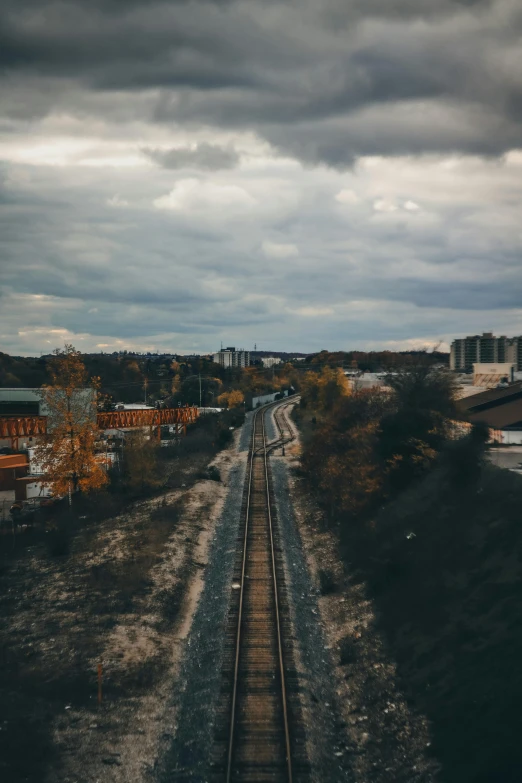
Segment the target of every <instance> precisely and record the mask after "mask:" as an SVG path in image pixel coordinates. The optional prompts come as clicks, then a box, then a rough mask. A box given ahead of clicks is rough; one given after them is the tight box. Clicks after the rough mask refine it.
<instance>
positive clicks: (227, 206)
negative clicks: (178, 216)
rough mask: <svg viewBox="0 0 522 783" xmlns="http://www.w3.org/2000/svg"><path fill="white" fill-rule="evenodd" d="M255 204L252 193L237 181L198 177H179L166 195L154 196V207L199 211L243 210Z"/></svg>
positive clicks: (176, 210) (177, 210) (187, 211)
mask: <svg viewBox="0 0 522 783" xmlns="http://www.w3.org/2000/svg"><path fill="white" fill-rule="evenodd" d="M255 205H256V200H255V199H254V198H253V196H251V194H250V193H249V192H248V191H247V190H245V189H244V188H242V187H239V186H238V185H222V184H219V183H216V182H210V181H202V180H198V179H192V178H191V179H181V180H179V181H178V182H176V184H175V186H174V187H173V189H172V190H171V191H170V193H168V194H167V195H166V196H160V197H159V198H157V199H155V200H154V206H155V207H156V209H167V210H172V211H174V212H183V213H196V212H197V213H200V212H207V210H210V211H211V212H212V211H217V212H230V213H234V212H242V211H245V210H249V209H251V208H252V207H254V206H255Z"/></svg>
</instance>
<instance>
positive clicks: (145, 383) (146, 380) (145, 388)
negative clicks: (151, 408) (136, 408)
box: [143, 378, 148, 405]
mask: <svg viewBox="0 0 522 783" xmlns="http://www.w3.org/2000/svg"><path fill="white" fill-rule="evenodd" d="M147 383H148V379H147V378H145V381H144V383H143V388H144V390H145V398H144V399H145V405H146V404H147Z"/></svg>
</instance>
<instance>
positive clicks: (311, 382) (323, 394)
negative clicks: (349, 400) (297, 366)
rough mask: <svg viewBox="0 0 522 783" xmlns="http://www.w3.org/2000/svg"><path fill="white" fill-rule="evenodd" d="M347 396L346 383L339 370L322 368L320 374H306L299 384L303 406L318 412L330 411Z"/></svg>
mask: <svg viewBox="0 0 522 783" xmlns="http://www.w3.org/2000/svg"><path fill="white" fill-rule="evenodd" d="M349 394H350V387H349V384H348V381H347V380H346V376H345V374H344V372H343V371H342V370H341V369H339V368H337V369H332V368H331V367H323V369H322V370H321V372H320V373H316V372H307V373H305V376H304V378H303V380H302V383H301V396H302V399H303V402H304V405H305V406H307V407H308V406H309V407H310V408H314V409H315V410H316V411H318V412H319V411H326V410H331V409H332V408H333V407H334V405H336V403H337V402H338V401H339V400H340V399H341V398H342V397H347V396H348V395H349Z"/></svg>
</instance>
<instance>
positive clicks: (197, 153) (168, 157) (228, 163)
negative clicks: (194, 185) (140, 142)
mask: <svg viewBox="0 0 522 783" xmlns="http://www.w3.org/2000/svg"><path fill="white" fill-rule="evenodd" d="M142 152H143V154H144V155H146V156H147V157H148V158H150V159H151V160H153V161H154V162H155V163H158V164H159V165H160V166H163V168H165V169H183V168H196V169H204V170H206V171H219V170H220V169H233V168H235V167H236V166H237V164H238V163H239V155H238V154H237V152H236V151H235V150H234V149H233V148H232V147H220V146H219V145H217V144H207V143H205V142H203V143H202V144H197V145H196V146H195V147H194V148H189V147H174V148H172V149H151V148H147V147H144V148H143V149H142Z"/></svg>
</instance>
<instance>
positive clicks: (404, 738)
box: [288, 441, 437, 783]
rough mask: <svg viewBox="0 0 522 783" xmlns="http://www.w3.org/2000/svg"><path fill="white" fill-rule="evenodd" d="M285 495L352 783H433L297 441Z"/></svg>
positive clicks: (424, 728) (364, 598) (419, 728)
mask: <svg viewBox="0 0 522 783" xmlns="http://www.w3.org/2000/svg"><path fill="white" fill-rule="evenodd" d="M291 454H292V458H291V459H290V460H288V467H289V468H290V481H289V484H290V492H291V497H292V502H293V506H294V514H295V517H296V521H297V524H298V527H299V531H300V534H301V539H302V543H303V547H304V550H305V554H306V558H307V561H308V567H309V570H310V573H311V575H312V578H313V580H314V582H315V584H316V587H317V589H318V591H319V592H320V595H319V598H318V604H319V611H320V613H321V620H322V625H323V629H324V636H325V639H326V641H327V645H328V648H329V649H330V651H331V654H332V659H333V661H334V676H335V680H336V682H335V690H336V693H337V697H338V704H339V707H340V710H341V713H342V717H343V719H344V722H345V726H346V735H347V741H346V747H347V752H348V754H349V756H350V761H349V763H350V765H351V767H352V769H353V774H354V776H355V779H356V780H357V781H358V783H389V781H392V780H393V781H403V783H413V781H418V782H419V783H420V781H422V782H423V783H428V781H430V783H431V781H434V780H435V779H436V777H437V765H436V763H434V762H433V761H432V760H431V759H430V758H429V747H430V744H431V736H430V731H429V727H428V722H427V720H426V718H425V717H424V716H423V715H422V714H421V713H419V712H417V711H416V710H415V708H414V707H413V705H412V704H411V703H409V702H408V699H407V697H406V695H405V693H404V690H403V688H402V686H401V681H400V679H399V677H398V675H397V666H396V661H395V660H394V658H393V655H392V654H391V652H390V650H389V648H388V646H387V644H386V641H385V639H384V637H383V635H382V634H381V633H380V632H379V630H378V628H377V627H376V607H375V605H374V603H373V602H372V601H371V600H370V599H369V597H368V592H367V586H366V584H365V583H364V581H363V580H362V579H361V578H360V577H359V578H357V579H353V578H351V575H350V572H349V570H348V569H346V568H345V566H344V564H343V562H342V559H341V556H340V548H339V542H338V540H337V538H336V536H335V535H334V534H333V533H332V532H330V531H328V530H327V528H326V526H325V524H324V520H323V517H322V513H321V512H320V510H319V509H318V507H317V505H316V503H315V502H314V500H313V498H312V497H311V496H310V494H309V493H308V491H307V487H306V481H305V480H304V479H303V478H302V477H301V476H300V475H299V471H298V467H299V461H298V458H299V442H298V441H294V443H293V444H292V449H291Z"/></svg>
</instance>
